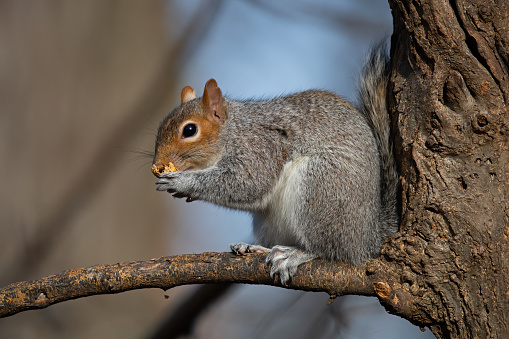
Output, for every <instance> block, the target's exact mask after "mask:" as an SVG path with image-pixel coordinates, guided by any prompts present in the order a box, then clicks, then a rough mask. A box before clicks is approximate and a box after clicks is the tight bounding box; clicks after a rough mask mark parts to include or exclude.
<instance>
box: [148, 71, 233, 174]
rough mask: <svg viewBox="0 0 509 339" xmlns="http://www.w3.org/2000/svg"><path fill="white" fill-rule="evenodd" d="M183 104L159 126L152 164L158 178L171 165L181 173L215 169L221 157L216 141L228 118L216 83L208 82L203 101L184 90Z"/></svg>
mask: <svg viewBox="0 0 509 339" xmlns="http://www.w3.org/2000/svg"><path fill="white" fill-rule="evenodd" d="M181 101H182V104H181V105H180V106H179V107H177V108H176V109H175V110H173V111H172V112H171V113H170V114H168V116H167V117H166V118H165V119H164V120H163V122H162V123H161V125H160V126H159V130H158V132H157V138H156V149H155V154H154V161H153V173H154V174H155V175H156V176H159V175H160V174H161V173H163V169H164V168H165V167H168V166H169V164H170V163H173V164H174V165H175V167H176V168H177V169H178V170H179V171H193V170H199V169H204V168H207V167H210V166H212V165H213V164H214V163H215V162H216V161H217V159H218V157H219V151H220V150H218V149H217V148H218V143H217V139H218V135H219V131H220V129H221V127H222V125H223V124H224V122H225V121H226V119H227V114H226V107H225V104H224V102H223V95H222V93H221V89H220V88H219V87H218V86H217V82H216V81H215V80H214V79H210V80H209V81H207V83H206V84H205V89H204V91H203V97H202V98H201V100H197V98H196V92H195V91H194V90H193V89H192V88H191V87H189V86H186V87H184V89H182V93H181Z"/></svg>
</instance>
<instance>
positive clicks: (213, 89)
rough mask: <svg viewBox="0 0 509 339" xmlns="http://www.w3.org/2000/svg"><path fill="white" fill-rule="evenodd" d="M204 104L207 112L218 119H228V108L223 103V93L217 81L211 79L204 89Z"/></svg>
mask: <svg viewBox="0 0 509 339" xmlns="http://www.w3.org/2000/svg"><path fill="white" fill-rule="evenodd" d="M202 105H203V107H204V108H205V111H206V112H207V114H208V115H209V116H210V117H211V118H213V119H216V120H220V121H224V120H225V119H226V109H225V107H224V104H223V94H222V93H221V89H220V88H219V87H217V82H216V80H214V79H210V80H209V81H207V83H206V84H205V89H204V91H203V98H202Z"/></svg>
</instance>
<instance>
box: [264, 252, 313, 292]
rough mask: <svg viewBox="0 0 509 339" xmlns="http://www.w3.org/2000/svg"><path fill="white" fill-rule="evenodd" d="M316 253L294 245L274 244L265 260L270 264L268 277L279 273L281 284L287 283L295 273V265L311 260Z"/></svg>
mask: <svg viewBox="0 0 509 339" xmlns="http://www.w3.org/2000/svg"><path fill="white" fill-rule="evenodd" d="M315 258H316V255H314V254H310V253H307V252H304V251H302V250H300V249H298V248H295V247H289V246H274V247H272V249H271V251H270V254H269V255H268V256H267V259H266V260H265V262H266V263H267V264H268V265H270V277H271V278H274V277H275V276H276V274H277V275H279V279H280V280H281V284H283V285H285V286H286V285H288V283H289V282H290V280H291V278H292V277H293V276H294V275H295V273H297V267H298V266H299V265H300V264H303V263H305V262H307V261H310V260H313V259H315Z"/></svg>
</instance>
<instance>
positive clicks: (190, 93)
mask: <svg viewBox="0 0 509 339" xmlns="http://www.w3.org/2000/svg"><path fill="white" fill-rule="evenodd" d="M193 99H196V92H195V91H194V89H192V88H191V86H186V87H184V88H183V89H182V93H180V100H181V102H182V103H183V104H185V103H186V102H188V101H191V100H193Z"/></svg>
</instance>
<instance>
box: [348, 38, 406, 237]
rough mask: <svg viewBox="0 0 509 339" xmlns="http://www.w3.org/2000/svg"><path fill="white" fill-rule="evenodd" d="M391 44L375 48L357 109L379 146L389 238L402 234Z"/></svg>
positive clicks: (366, 66) (384, 225)
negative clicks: (391, 109)
mask: <svg viewBox="0 0 509 339" xmlns="http://www.w3.org/2000/svg"><path fill="white" fill-rule="evenodd" d="M389 60H390V59H389V55H388V53H387V44H386V42H385V41H381V42H379V43H377V44H376V45H374V46H373V48H372V49H371V51H370V53H369V54H368V58H367V60H366V62H365V64H364V67H363V69H362V71H361V76H360V80H359V90H358V100H357V109H358V110H359V111H360V112H361V113H362V114H363V115H364V116H365V117H366V119H367V120H368V122H369V124H370V126H371V128H372V129H373V132H374V134H375V138H376V140H377V143H378V148H379V150H380V157H381V166H382V168H381V172H382V178H383V180H382V187H381V192H382V193H381V194H382V210H381V214H382V215H380V221H381V225H380V226H381V230H382V231H383V237H384V238H386V237H388V236H390V235H391V234H393V233H395V232H397V231H398V227H399V217H398V207H397V199H396V195H397V190H398V173H397V169H396V162H395V159H394V154H393V145H392V141H391V138H390V120H389V114H388V112H387V106H386V104H387V103H386V97H387V85H388V79H389Z"/></svg>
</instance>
